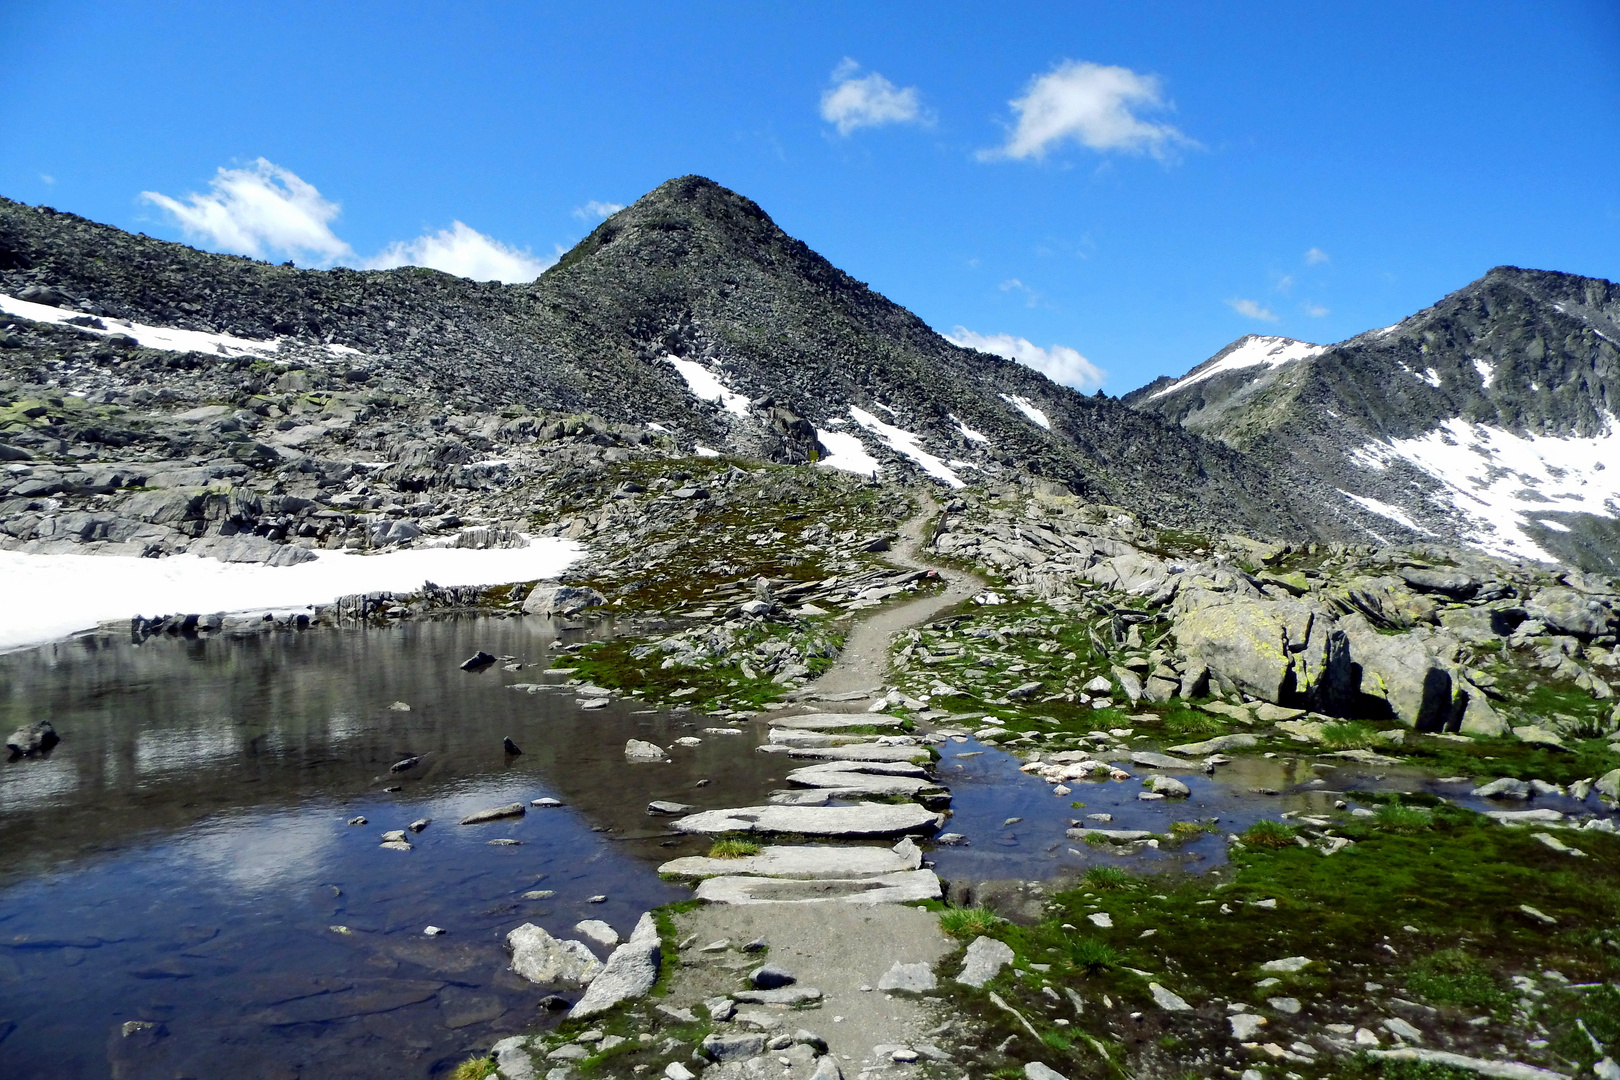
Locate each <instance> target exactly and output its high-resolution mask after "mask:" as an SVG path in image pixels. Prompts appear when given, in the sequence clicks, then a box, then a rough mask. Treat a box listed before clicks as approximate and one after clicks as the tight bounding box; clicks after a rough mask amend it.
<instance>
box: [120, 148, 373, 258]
mask: <svg viewBox="0 0 1620 1080" xmlns="http://www.w3.org/2000/svg"><path fill="white" fill-rule="evenodd" d="M208 187H209V190H208V193H207V194H206V195H199V194H197V193H196V192H193V193H191V194H189V195H187V196H185V198H184V200H181V199H173V198H170V197H169V196H167V195H163V194H160V193H158V192H156V191H143V192H141V198H143V199H145V200H146V201H147V202H149V203H152V204H154V205H156V206H160V207H162V208H163V209H165V210H167V211H168V212H169V213H170V214H173V215H174V218H175V220H176V221H178V222H179V223H180V228H181V230H182V231H183V232H184V233H185V234H186V236H187V237H188V238H190V239H193V240H197V241H201V242H203V243H206V244H210V245H211V246H213V247H217V248H223V249H224V250H226V251H233V252H236V253H237V254H240V255H251V256H253V257H254V258H256V259H262V258H264V257H266V256H267V255H270V254H278V255H287V256H290V257H294V258H304V259H309V260H311V261H313V262H317V263H330V262H336V261H338V260H340V259H344V258H346V257H349V256H352V255H353V254H354V250H353V249H352V248H350V247H349V245H348V244H346V243H344V242H343V241H342V240H339V239H338V238H337V235H336V234H335V233H333V232H332V227H331V222H332V220H333V219H334V218H336V217H337V216H338V213H339V212H340V208H339V206H338V204H337V203H335V202H331V201H329V200H327V199H324V198H322V197H321V193H320V192H319V191H317V190H316V189H315V185H313V184H310V183H306V182H305V181H304V180H302V179H300V178H299V177H298V176H297V175H296V174H295V173H293V172H292V170H290V169H284V168H282V167H281V166H279V165H275V164H272V163H271V162H269V161H267V160H265V159H264V158H259V159H257V160H256V161H254V162H253V164H251V165H249V166H248V167H247V168H245V169H225V168H221V169H220V170H219V174H218V175H217V176H215V177H214V179H213V180H212V181H211V182H210V184H209V185H208Z"/></svg>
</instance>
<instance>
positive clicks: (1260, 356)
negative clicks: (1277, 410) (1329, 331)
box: [1148, 334, 1327, 401]
mask: <svg viewBox="0 0 1620 1080" xmlns="http://www.w3.org/2000/svg"><path fill="white" fill-rule="evenodd" d="M1326 351H1327V346H1326V345H1312V344H1311V343H1310V342H1308V341H1295V340H1294V339H1293V338H1286V337H1275V336H1267V337H1262V336H1260V335H1259V334H1251V335H1250V336H1249V339H1248V340H1247V341H1245V342H1244V343H1243V344H1241V345H1239V346H1238V347H1237V348H1235V349H1233V350H1232V351H1231V352H1229V353H1227V354H1226V355H1225V356H1223V357H1221V358H1220V359H1219V360H1217V361H1215V362H1214V363H1213V364H1210V365H1209V366H1208V367H1207V368H1205V369H1204V370H1202V371H1195V372H1193V373H1192V374H1191V375H1188V376H1187V377H1186V378H1185V379H1178V380H1177V381H1175V382H1173V383H1171V384H1170V385H1169V386H1167V387H1165V388H1164V389H1163V390H1160V391H1159V392H1158V393H1156V394H1154V395H1153V396H1152V397H1150V398H1148V400H1149V401H1155V400H1157V399H1159V398H1162V397H1164V396H1165V395H1166V394H1173V393H1175V392H1176V391H1177V390H1184V389H1186V388H1187V387H1189V386H1191V385H1193V384H1194V383H1200V382H1203V381H1204V380H1205V379H1211V378H1214V377H1215V376H1216V375H1220V374H1223V373H1225V372H1228V371H1242V370H1243V369H1244V368H1252V367H1260V366H1262V365H1264V366H1265V367H1267V368H1277V367H1282V366H1283V365H1284V364H1292V363H1293V362H1294V361H1296V360H1309V359H1310V358H1311V357H1313V356H1316V355H1317V354H1318V353H1323V352H1326Z"/></svg>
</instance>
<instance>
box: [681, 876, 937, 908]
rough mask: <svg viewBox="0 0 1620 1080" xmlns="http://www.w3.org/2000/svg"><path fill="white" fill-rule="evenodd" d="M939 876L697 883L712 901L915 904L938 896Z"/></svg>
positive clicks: (702, 895) (733, 879)
mask: <svg viewBox="0 0 1620 1080" xmlns="http://www.w3.org/2000/svg"><path fill="white" fill-rule="evenodd" d="M940 893H941V888H940V883H939V877H938V876H937V875H936V874H935V873H934V872H933V871H932V870H905V871H902V872H900V873H896V874H878V875H876V876H874V877H861V878H814V879H810V880H804V879H799V878H768V877H747V876H741V875H739V876H736V877H715V878H709V879H708V880H707V881H704V882H703V883H702V884H700V885H699V886H698V887H697V893H696V896H697V898H698V899H699V900H707V901H709V902H710V903H711V904H817V903H829V902H836V903H845V904H914V903H916V902H917V901H919V900H938V899H939V897H940Z"/></svg>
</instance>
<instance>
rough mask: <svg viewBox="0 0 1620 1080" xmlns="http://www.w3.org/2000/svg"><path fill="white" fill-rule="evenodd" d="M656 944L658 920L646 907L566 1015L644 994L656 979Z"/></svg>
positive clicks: (590, 1012) (580, 1016)
mask: <svg viewBox="0 0 1620 1080" xmlns="http://www.w3.org/2000/svg"><path fill="white" fill-rule="evenodd" d="M659 947H660V946H659V937H658V923H657V921H656V920H654V919H653V916H652V912H650V911H649V912H646V913H645V914H643V915H642V916H641V918H640V920H639V921H637V923H636V928H635V930H634V931H632V932H631V934H630V940H628V941H626V942H625V943H624V944H623V945H620V946H619V947H618V948H617V949H614V950H613V955H612V956H609V957H608V960H607V963H606V964H605V965H603V967H602V970H601V971H600V972H598V973H597V975H596V978H594V979H592V980H591V983H590V986H589V988H588V989H586V991H585V996H584V997H582V998H580V999H579V1003H578V1004H577V1005H575V1006H574V1008H573V1009H572V1010H571V1011H570V1012H569V1014H568V1018H569V1019H570V1020H579V1019H583V1018H585V1017H587V1016H595V1015H597V1014H598V1013H602V1012H606V1011H607V1010H609V1009H611V1008H613V1007H614V1006H615V1005H618V1004H619V1003H620V1002H622V1001H628V1000H629V999H631V998H638V997H641V996H642V995H644V994H646V993H647V991H649V990H651V989H652V988H653V984H654V983H656V982H657V981H658V964H659V959H660V957H659Z"/></svg>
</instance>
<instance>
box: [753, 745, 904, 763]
mask: <svg viewBox="0 0 1620 1080" xmlns="http://www.w3.org/2000/svg"><path fill="white" fill-rule="evenodd" d="M760 749H761V750H763V749H765V748H764V747H763V746H762V747H760ZM787 753H788V757H795V758H819V759H820V760H822V761H919V760H923V759H925V758H927V757H928V749H927V748H926V747H922V746H878V745H876V744H868V745H863V746H794V747H790V748H788V752H787Z"/></svg>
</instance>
